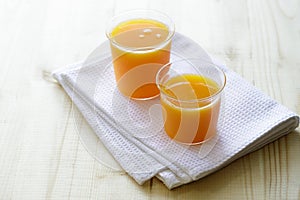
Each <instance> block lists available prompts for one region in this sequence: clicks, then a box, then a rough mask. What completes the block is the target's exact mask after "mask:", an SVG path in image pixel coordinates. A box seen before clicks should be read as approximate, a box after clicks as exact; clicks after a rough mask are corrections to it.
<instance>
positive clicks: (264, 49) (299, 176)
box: [0, 0, 300, 199]
mask: <svg viewBox="0 0 300 200" xmlns="http://www.w3.org/2000/svg"><path fill="white" fill-rule="evenodd" d="M171 2H172V3H171ZM133 8H151V9H157V10H160V11H162V12H165V13H167V14H168V15H169V16H171V17H172V18H173V20H174V22H175V24H176V28H177V31H178V32H180V33H182V34H185V35H186V36H188V37H190V38H192V39H193V40H195V41H196V42H198V43H199V44H200V45H202V46H203V47H204V48H205V49H206V50H207V51H209V52H210V53H211V54H212V55H214V56H215V57H218V58H220V59H221V60H223V61H224V62H225V63H226V64H227V66H228V67H229V68H231V69H233V70H234V71H236V72H237V73H239V74H240V75H241V76H243V77H244V78H245V79H247V80H248V81H250V82H252V83H253V84H254V85H255V86H256V87H258V88H259V89H261V90H262V91H263V92H265V93H267V94H268V95H269V96H271V97H272V98H274V99H276V100H277V101H278V102H280V103H282V104H283V105H285V106H287V107H288V108H290V109H291V110H292V111H294V112H296V113H298V114H299V113H300V81H299V78H300V76H299V75H300V53H299V52H300V51H299V49H300V2H299V0H274V1H272V0H264V1H261V0H251V1H250V0H249V1H238V0H229V1H225V0H214V1H204V0H203V1H199V0H187V1H179V0H177V1H166V0H163V1H160V0H134V1H133V0H127V1H124V0H115V1H99V0H89V1H79V0H64V1H59V0H42V1H41V0H28V1H27V0H14V1H9V0H1V1H0V27H1V32H0V35H1V37H0V63H1V66H0V113H1V114H0V199H152V198H153V199H172V198H175V199H200V198H203V199H299V198H300V170H299V166H300V156H299V154H300V135H299V129H298V130H296V131H294V132H292V133H290V134H289V135H287V136H286V137H283V138H281V139H279V140H277V141H275V142H274V143H272V144H269V145H267V146H265V147H264V148H262V149H260V150H259V151H256V152H254V153H251V154H250V155H247V156H245V157H243V158H241V159H239V160H237V161H235V162H233V163H232V164H230V165H229V166H227V167H225V168H224V169H222V170H220V171H218V172H216V173H214V174H212V175H210V176H208V177H206V178H203V179H201V180H199V181H197V182H194V183H192V184H188V185H185V186H183V187H179V188H177V189H174V190H172V191H169V190H168V189H166V187H165V186H164V185H163V184H162V183H161V182H160V181H159V180H157V179H153V180H151V181H149V182H147V183H145V184H144V185H143V186H140V185H138V184H136V183H135V182H134V180H133V179H132V178H130V177H129V176H128V175H126V173H125V172H123V171H122V170H114V169H111V168H109V167H106V166H105V165H104V164H103V163H102V164H101V163H99V162H97V161H96V160H95V159H94V158H93V157H92V156H91V155H90V154H89V153H88V152H87V150H86V149H85V148H84V145H82V143H81V142H80V140H79V137H78V134H77V132H76V130H75V128H76V127H75V126H76V123H75V121H74V119H73V118H74V116H73V115H72V113H71V110H72V104H71V101H70V99H69V98H68V96H67V95H66V94H65V93H64V91H63V90H62V89H61V88H60V87H59V86H58V85H57V84H55V83H52V82H49V81H48V80H46V79H47V77H48V75H49V72H51V71H52V70H54V69H57V68H59V67H62V66H64V65H66V64H69V63H73V62H76V61H79V60H83V59H84V58H85V57H86V56H87V55H88V54H89V53H90V52H91V51H92V50H93V49H94V48H96V47H97V45H99V44H101V43H102V42H103V41H105V39H106V38H105V34H104V32H105V27H106V22H107V21H108V20H109V19H110V18H111V17H112V16H113V15H114V14H116V13H119V12H120V11H124V10H128V9H133ZM48 78H49V77H48Z"/></svg>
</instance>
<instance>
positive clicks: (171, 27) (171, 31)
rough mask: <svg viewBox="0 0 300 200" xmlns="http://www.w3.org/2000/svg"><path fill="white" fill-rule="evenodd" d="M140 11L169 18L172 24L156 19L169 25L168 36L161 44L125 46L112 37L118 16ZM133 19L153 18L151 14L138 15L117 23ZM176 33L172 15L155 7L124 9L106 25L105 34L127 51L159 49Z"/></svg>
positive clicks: (114, 43)
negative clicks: (146, 15) (147, 15)
mask: <svg viewBox="0 0 300 200" xmlns="http://www.w3.org/2000/svg"><path fill="white" fill-rule="evenodd" d="M135 12H136V13H139V12H142V13H147V12H149V13H154V14H158V15H160V16H163V17H165V18H166V19H168V20H169V22H170V24H166V23H164V22H162V20H157V19H154V20H156V21H159V22H161V23H163V24H164V25H166V26H167V27H168V32H169V34H168V37H167V38H166V39H165V40H164V41H163V42H162V43H160V44H157V45H152V46H145V47H138V48H137V47H129V46H125V45H122V44H120V43H118V42H116V41H115V40H114V39H113V37H111V31H112V30H113V28H114V27H116V26H112V22H113V21H114V20H116V19H118V18H122V16H125V15H128V14H131V13H135ZM131 19H152V18H151V16H149V17H140V16H136V17H132V18H129V19H125V20H121V21H120V22H118V23H117V25H118V24H119V23H122V22H125V21H127V20H131ZM174 34H175V24H174V22H173V20H172V18H171V17H169V16H168V15H167V14H165V13H163V12H161V11H158V10H154V9H133V10H128V11H124V12H121V13H119V14H117V15H115V16H113V17H112V19H111V20H110V21H109V22H108V24H107V25H106V31H105V35H106V37H107V38H108V39H109V41H110V42H111V43H112V44H113V45H115V46H117V47H119V48H122V49H124V50H126V51H151V50H153V49H158V48H160V47H163V46H165V45H166V44H167V43H168V42H170V41H171V39H172V38H173V36H174Z"/></svg>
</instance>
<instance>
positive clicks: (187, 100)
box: [161, 74, 220, 144]
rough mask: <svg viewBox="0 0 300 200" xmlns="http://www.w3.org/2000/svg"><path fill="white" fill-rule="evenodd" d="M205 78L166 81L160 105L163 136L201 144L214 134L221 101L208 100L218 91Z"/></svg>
mask: <svg viewBox="0 0 300 200" xmlns="http://www.w3.org/2000/svg"><path fill="white" fill-rule="evenodd" d="M219 89H220V87H219V86H218V84H217V83H216V82H215V81H213V80H212V79H210V78H208V77H204V76H201V75H194V74H183V75H180V76H175V77H172V78H171V79H169V80H168V81H167V82H166V83H165V84H164V85H163V86H162V88H161V90H162V93H163V94H164V95H161V104H162V107H163V117H164V120H165V125H164V127H165V131H166V133H167V134H168V135H169V136H170V137H171V138H172V139H175V140H176V141H179V142H182V143H188V144H197V143H201V142H203V141H204V140H206V139H208V138H210V137H211V136H213V135H214V134H215V133H216V126H217V121H218V115H219V110H220V98H210V97H211V96H213V95H214V94H216V93H217V92H218V91H219Z"/></svg>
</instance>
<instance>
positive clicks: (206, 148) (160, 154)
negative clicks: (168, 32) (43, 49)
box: [53, 33, 299, 189]
mask: <svg viewBox="0 0 300 200" xmlns="http://www.w3.org/2000/svg"><path fill="white" fill-rule="evenodd" d="M187 57H193V58H195V57H197V58H202V59H204V60H207V61H212V60H211V57H210V56H208V54H207V53H206V52H205V51H204V50H203V49H202V48H201V47H200V46H199V45H197V44H196V43H195V42H193V41H192V40H190V39H189V38H187V37H185V36H183V35H181V34H179V33H176V34H175V36H174V39H173V43H172V52H171V60H176V59H179V58H187ZM212 62H215V61H212ZM218 65H219V66H220V67H221V68H222V70H223V71H224V72H225V74H226V77H227V84H226V87H225V89H224V96H223V100H222V105H221V112H220V115H221V116H220V120H219V123H218V133H217V136H215V137H214V138H212V139H211V140H209V141H207V142H205V143H204V144H202V145H194V146H188V145H182V144H178V143H176V142H174V141H172V140H171V139H170V138H169V137H168V136H167V135H166V134H165V133H164V131H163V119H162V114H161V108H160V104H159V99H158V98H156V99H152V100H148V101H134V100H130V99H128V98H125V97H124V96H122V95H121V94H120V93H119V91H118V89H117V88H116V82H115V79H114V73H113V67H112V58H111V55H110V49H109V43H108V42H104V43H103V44H102V45H100V47H99V48H97V49H96V50H95V51H94V52H92V53H91V56H90V57H89V58H88V59H87V60H86V61H85V62H82V63H79V64H74V65H70V66H68V67H67V68H64V69H59V70H57V71H55V72H54V73H53V76H54V78H55V79H57V81H58V82H59V83H60V84H61V86H62V87H63V88H64V90H65V91H66V92H67V94H68V95H69V96H70V98H71V99H72V101H73V102H74V104H75V105H76V106H77V107H78V109H79V110H80V112H81V113H82V115H83V116H84V118H85V119H86V120H87V122H88V123H89V124H90V126H91V127H92V128H93V130H94V132H95V133H96V134H97V136H98V137H99V138H100V140H101V141H102V142H103V144H104V145H105V147H106V148H107V149H108V150H109V151H110V153H111V154H112V156H113V157H114V158H115V159H116V160H117V161H118V162H119V164H120V165H121V166H122V168H123V169H124V170H125V171H126V172H127V173H128V174H129V175H130V176H132V177H133V178H134V179H135V180H136V182H138V183H139V184H143V183H144V182H145V181H147V180H149V179H151V178H152V177H154V176H156V177H157V178H158V179H160V180H161V181H162V182H163V183H164V184H165V185H166V186H167V187H168V188H169V189H172V188H174V187H177V186H180V185H183V184H186V183H189V182H192V181H195V180H197V179H200V178H202V177H204V176H206V175H208V174H210V173H212V172H214V171H216V170H218V169H220V168H222V167H224V166H225V165H227V164H229V163H230V162H232V161H233V160H235V159H237V158H239V157H241V156H243V155H246V154H248V153H250V152H252V151H255V150H257V149H259V148H261V147H262V146H264V145H266V144H267V143H269V142H272V141H274V140H276V139H277V138H279V137H281V136H283V135H285V134H287V133H289V132H290V131H292V130H294V129H295V128H296V127H298V125H299V117H298V116H297V115H296V114H295V113H293V112H291V111H289V110H288V109H287V108H286V107H284V106H282V105H280V104H279V103H277V102H276V101H274V100H272V99H271V98H270V97H268V96H266V95H265V94H263V93H262V92H260V91H259V90H257V89H256V88H255V87H253V86H252V85H251V84H250V83H248V82H247V81H245V80H244V79H243V78H241V77H240V76H239V75H238V74H236V73H235V72H233V71H232V70H230V69H228V68H227V67H225V66H223V65H221V64H218Z"/></svg>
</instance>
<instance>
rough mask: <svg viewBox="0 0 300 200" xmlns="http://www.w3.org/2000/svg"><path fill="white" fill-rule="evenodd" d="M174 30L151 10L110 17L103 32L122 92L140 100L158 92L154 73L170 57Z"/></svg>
mask: <svg viewBox="0 0 300 200" xmlns="http://www.w3.org/2000/svg"><path fill="white" fill-rule="evenodd" d="M174 32H175V27H174V23H173V22H172V20H171V19H170V18H169V17H168V16H166V15H165V14H163V13H160V12H157V11H153V10H134V11H129V12H126V13H123V14H120V15H118V16H116V17H114V18H113V19H112V21H111V22H110V24H109V26H108V29H107V31H106V35H107V37H108V38H109V40H110V46H111V53H112V59H113V66H114V73H115V78H116V82H117V86H118V89H119V91H120V92H121V93H122V94H123V95H125V96H127V97H130V98H133V99H141V100H145V99H151V98H154V97H156V96H158V95H159V90H158V88H157V86H156V83H155V76H156V74H157V72H158V70H159V69H160V68H161V67H162V66H163V65H165V64H167V63H168V62H169V60H170V49H171V40H172V37H173V35H174Z"/></svg>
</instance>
